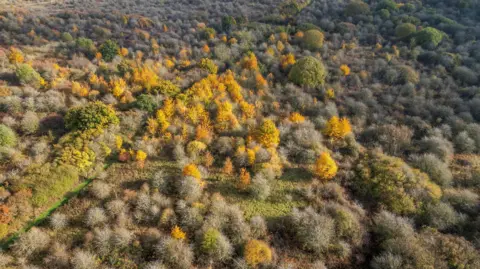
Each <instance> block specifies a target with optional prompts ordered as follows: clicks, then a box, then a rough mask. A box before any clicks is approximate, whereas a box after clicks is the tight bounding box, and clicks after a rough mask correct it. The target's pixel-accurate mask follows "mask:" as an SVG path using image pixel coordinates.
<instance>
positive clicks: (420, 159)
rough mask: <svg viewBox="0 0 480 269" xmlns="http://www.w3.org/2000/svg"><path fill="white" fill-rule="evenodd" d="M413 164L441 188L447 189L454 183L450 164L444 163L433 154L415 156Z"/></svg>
mask: <svg viewBox="0 0 480 269" xmlns="http://www.w3.org/2000/svg"><path fill="white" fill-rule="evenodd" d="M412 164H414V165H415V167H417V168H418V169H420V170H422V171H423V172H425V173H427V175H428V176H429V177H430V179H431V180H432V181H433V182H435V183H437V184H438V185H440V186H443V187H446V186H449V185H450V184H451V183H452V179H453V176H452V172H450V168H449V167H448V164H446V163H444V162H442V161H441V160H440V159H438V158H437V157H436V156H435V155H433V154H431V153H429V154H424V155H420V156H414V157H413V158H412Z"/></svg>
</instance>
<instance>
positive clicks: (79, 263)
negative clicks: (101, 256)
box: [71, 250, 97, 269]
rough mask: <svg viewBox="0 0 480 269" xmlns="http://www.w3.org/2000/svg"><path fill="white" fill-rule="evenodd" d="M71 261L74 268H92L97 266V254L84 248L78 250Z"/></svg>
mask: <svg viewBox="0 0 480 269" xmlns="http://www.w3.org/2000/svg"><path fill="white" fill-rule="evenodd" d="M71 262H72V265H73V268H74V269H92V268H96V267H97V258H96V256H95V255H94V254H92V253H90V252H88V251H84V250H77V251H76V252H75V254H73V257H72V260H71Z"/></svg>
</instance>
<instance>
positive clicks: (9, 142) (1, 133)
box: [0, 124, 17, 147]
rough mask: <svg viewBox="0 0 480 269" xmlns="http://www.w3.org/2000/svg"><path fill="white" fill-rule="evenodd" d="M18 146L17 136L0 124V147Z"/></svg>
mask: <svg viewBox="0 0 480 269" xmlns="http://www.w3.org/2000/svg"><path fill="white" fill-rule="evenodd" d="M15 144H17V135H16V134H15V131H13V130H12V129H10V127H8V126H6V125H4V124H0V146H2V147H3V146H7V147H11V146H15Z"/></svg>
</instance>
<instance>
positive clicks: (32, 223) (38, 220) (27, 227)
mask: <svg viewBox="0 0 480 269" xmlns="http://www.w3.org/2000/svg"><path fill="white" fill-rule="evenodd" d="M108 166H110V164H106V165H105V169H107V168H108ZM93 180H94V178H88V179H86V180H85V181H83V182H82V183H80V184H78V185H77V186H76V187H75V188H74V189H73V190H71V191H70V192H68V193H67V194H65V195H64V197H63V198H62V199H60V200H58V201H57V202H55V203H54V204H53V205H52V206H50V207H49V208H48V209H47V210H45V211H43V213H42V214H40V215H39V216H38V217H36V218H35V219H34V220H33V221H30V222H28V223H27V225H25V226H24V227H23V228H22V229H21V230H19V231H17V232H16V233H14V234H12V235H11V236H9V237H8V238H7V239H5V240H3V241H2V242H1V243H0V250H6V249H8V248H9V247H10V245H11V244H13V243H14V242H15V240H16V239H17V238H19V237H20V235H22V234H23V233H26V232H28V231H29V230H30V229H31V228H32V227H34V226H37V225H40V224H41V223H43V222H44V221H45V220H46V219H47V218H48V217H49V216H50V215H51V214H52V213H53V212H55V210H57V209H58V208H59V207H61V206H63V205H65V204H67V203H68V201H70V199H72V198H73V197H75V196H77V195H78V194H79V193H80V192H81V191H82V190H83V189H85V188H86V187H87V186H88V185H89V184H90V183H92V181H93Z"/></svg>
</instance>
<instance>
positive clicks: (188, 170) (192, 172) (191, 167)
mask: <svg viewBox="0 0 480 269" xmlns="http://www.w3.org/2000/svg"><path fill="white" fill-rule="evenodd" d="M183 175H184V176H191V177H194V178H196V179H201V178H202V174H201V173H200V170H198V168H197V166H196V165H195V164H193V163H191V164H188V165H186V166H185V167H184V168H183Z"/></svg>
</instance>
